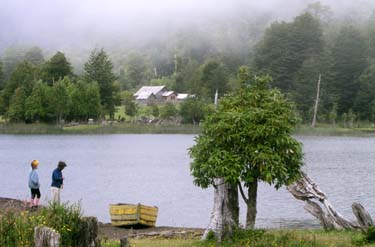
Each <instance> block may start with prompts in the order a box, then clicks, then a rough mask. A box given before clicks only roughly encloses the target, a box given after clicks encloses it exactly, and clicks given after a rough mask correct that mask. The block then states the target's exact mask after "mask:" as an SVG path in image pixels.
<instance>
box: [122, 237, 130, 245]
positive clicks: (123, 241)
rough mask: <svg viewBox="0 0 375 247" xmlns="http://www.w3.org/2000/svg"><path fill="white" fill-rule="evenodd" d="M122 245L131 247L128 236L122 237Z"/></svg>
mask: <svg viewBox="0 0 375 247" xmlns="http://www.w3.org/2000/svg"><path fill="white" fill-rule="evenodd" d="M120 247H130V243H129V241H128V237H123V238H121V239H120Z"/></svg>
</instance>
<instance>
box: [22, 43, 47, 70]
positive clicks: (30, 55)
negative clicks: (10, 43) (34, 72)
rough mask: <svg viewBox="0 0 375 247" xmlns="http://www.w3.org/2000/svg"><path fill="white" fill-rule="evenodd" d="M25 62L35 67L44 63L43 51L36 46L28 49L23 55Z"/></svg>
mask: <svg viewBox="0 0 375 247" xmlns="http://www.w3.org/2000/svg"><path fill="white" fill-rule="evenodd" d="M24 60H25V61H27V62H29V63H31V64H33V65H35V66H37V65H41V64H43V63H44V56H43V51H42V49H40V48H39V47H37V46H34V47H32V48H30V49H29V50H28V51H26V53H25V58H24Z"/></svg>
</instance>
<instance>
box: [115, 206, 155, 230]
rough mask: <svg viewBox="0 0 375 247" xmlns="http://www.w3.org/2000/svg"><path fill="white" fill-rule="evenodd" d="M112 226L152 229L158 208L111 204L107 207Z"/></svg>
mask: <svg viewBox="0 0 375 247" xmlns="http://www.w3.org/2000/svg"><path fill="white" fill-rule="evenodd" d="M109 214H110V216H111V224H112V225H113V226H133V225H141V226H149V227H154V226H155V223H156V219H157V215H158V208H157V207H151V206H146V205H142V204H123V203H119V204H111V205H110V206H109Z"/></svg>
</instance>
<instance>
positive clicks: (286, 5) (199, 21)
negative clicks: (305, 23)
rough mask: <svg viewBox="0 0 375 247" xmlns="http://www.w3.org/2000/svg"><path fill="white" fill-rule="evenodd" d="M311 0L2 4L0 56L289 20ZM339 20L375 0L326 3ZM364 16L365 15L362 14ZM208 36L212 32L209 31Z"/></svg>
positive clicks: (9, 0)
mask: <svg viewBox="0 0 375 247" xmlns="http://www.w3.org/2000/svg"><path fill="white" fill-rule="evenodd" d="M312 2H316V1H310V0H263V1H261V0H137V1H134V0H79V1H77V0H33V1H30V0H0V52H1V51H3V50H4V49H5V48H7V47H9V46H11V45H19V46H39V47H41V48H42V49H50V50H51V49H52V50H64V49H80V47H82V48H84V49H91V48H92V47H98V46H99V47H107V46H116V44H123V43H129V44H131V43H138V42H139V41H142V42H145V41H151V42H152V40H157V39H161V37H164V38H165V37H168V35H170V34H171V33H173V32H176V31H178V30H181V29H184V28H192V29H194V28H196V29H199V28H200V29H204V28H205V27H207V26H209V25H210V24H213V23H216V25H224V24H225V23H226V22H229V23H231V21H233V20H234V19H235V20H238V21H239V22H240V21H241V20H247V21H249V19H251V20H254V19H255V18H258V17H263V18H266V20H265V22H267V23H269V22H272V21H274V20H288V19H290V18H293V17H295V16H296V15H298V14H300V13H301V12H302V11H303V9H305V8H306V6H307V5H308V4H309V3H312ZM321 3H322V4H325V5H329V6H330V7H331V9H332V10H333V12H334V13H335V15H336V16H338V17H339V16H350V15H351V14H356V15H358V13H359V15H361V14H363V15H368V14H369V12H371V11H372V9H373V8H374V6H375V1H372V0H362V1H361V0H357V1H351V0H324V1H321ZM362 12H363V13H362ZM207 33H209V32H207Z"/></svg>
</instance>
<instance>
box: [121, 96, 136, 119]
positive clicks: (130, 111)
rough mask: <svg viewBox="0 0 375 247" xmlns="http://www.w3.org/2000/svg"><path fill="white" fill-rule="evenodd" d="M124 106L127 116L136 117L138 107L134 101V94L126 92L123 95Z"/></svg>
mask: <svg viewBox="0 0 375 247" xmlns="http://www.w3.org/2000/svg"><path fill="white" fill-rule="evenodd" d="M122 97H123V104H124V106H125V114H126V115H128V116H135V115H136V114H137V106H136V104H135V102H134V99H133V94H132V93H130V92H128V91H125V92H123V94H122Z"/></svg>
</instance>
